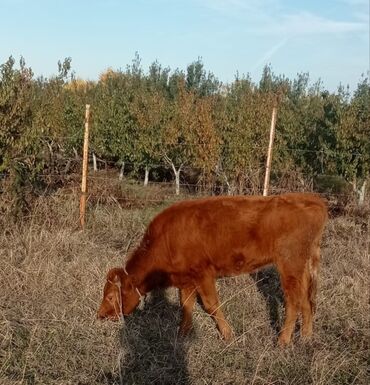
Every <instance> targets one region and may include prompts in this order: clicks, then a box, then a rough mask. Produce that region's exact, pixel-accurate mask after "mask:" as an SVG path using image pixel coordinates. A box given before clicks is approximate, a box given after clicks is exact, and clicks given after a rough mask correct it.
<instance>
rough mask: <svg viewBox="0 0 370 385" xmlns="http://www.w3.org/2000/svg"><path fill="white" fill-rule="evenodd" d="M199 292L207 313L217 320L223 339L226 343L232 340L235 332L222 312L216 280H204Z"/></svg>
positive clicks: (211, 278)
mask: <svg viewBox="0 0 370 385" xmlns="http://www.w3.org/2000/svg"><path fill="white" fill-rule="evenodd" d="M198 292H199V295H200V297H201V299H202V302H203V306H204V308H205V310H206V312H207V313H209V314H210V315H211V316H212V317H213V319H214V320H215V322H216V324H217V327H218V330H219V331H220V333H221V335H222V337H223V338H224V339H225V340H226V341H228V340H230V339H231V338H232V335H233V332H232V329H231V327H230V325H229V324H228V322H227V321H226V319H225V316H224V314H223V312H222V310H221V305H220V301H219V298H218V294H217V291H216V286H215V279H214V278H213V277H207V278H204V279H203V280H202V282H201V283H200V285H199V286H198Z"/></svg>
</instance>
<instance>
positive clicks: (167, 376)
mask: <svg viewBox="0 0 370 385" xmlns="http://www.w3.org/2000/svg"><path fill="white" fill-rule="evenodd" d="M163 206H164V204H162V205H160V206H150V205H144V207H131V208H122V207H120V206H119V205H118V204H115V203H114V202H111V204H104V205H99V204H94V206H91V207H90V210H89V213H88V223H87V228H86V230H85V231H84V232H81V231H80V230H78V226H77V225H78V223H77V215H78V214H77V211H78V197H77V196H73V195H66V196H63V195H61V194H60V195H53V196H50V197H48V198H42V199H41V198H40V199H39V200H38V201H37V202H36V205H35V209H34V211H33V213H32V217H31V218H29V219H28V220H25V221H23V222H22V223H20V224H12V222H11V221H8V220H7V219H6V218H2V219H1V220H0V221H1V223H0V267H1V269H0V276H1V278H0V384H4V385H8V384H9V385H11V384H71V385H72V384H73V385H77V384H81V385H82V384H86V385H87V384H111V385H113V384H199V385H200V384H220V385H221V384H256V385H257V384H259V385H262V384H266V385H267V384H271V385H272V384H301V385H303V384H317V385H324V384H327V385H329V384H330V385H331V384H363V385H365V384H368V383H369V376H368V374H369V373H368V372H367V370H368V359H369V313H370V312H369V304H368V299H369V292H368V288H369V281H368V273H369V240H370V238H369V226H368V225H369V223H368V219H367V218H366V217H362V218H358V217H355V216H348V215H347V216H340V217H337V218H335V219H330V221H329V223H328V226H327V228H326V231H325V235H324V240H323V244H322V265H321V273H320V289H319V295H318V311H317V314H316V320H315V334H314V338H313V340H312V341H311V342H310V343H303V342H301V341H300V340H299V339H298V338H295V340H294V344H293V345H292V346H291V347H288V348H287V349H284V350H282V349H280V348H278V347H277V346H276V331H277V328H278V326H279V325H280V324H281V320H282V316H283V311H284V310H283V303H282V295H281V291H280V286H279V281H278V276H277V274H276V272H275V271H274V270H273V269H269V270H265V271H263V272H260V273H258V274H255V275H253V276H241V277H236V278H228V279H222V280H219V281H218V289H219V293H220V297H221V300H222V302H223V308H224V312H225V314H226V316H227V319H228V320H229V322H230V323H231V325H232V326H233V328H234V331H235V338H234V340H233V341H232V342H231V343H229V344H225V343H224V342H223V341H222V340H220V339H219V336H218V333H217V330H216V328H215V326H214V324H213V321H212V320H211V319H210V317H209V316H208V315H207V314H206V313H205V312H204V311H203V310H202V309H201V307H200V306H199V305H197V306H196V309H195V314H194V324H195V330H194V332H193V333H192V335H191V336H189V337H187V338H186V339H184V340H181V339H178V338H177V336H176V331H177V325H178V322H179V317H180V308H179V302H178V297H177V292H176V290H175V289H168V290H167V291H165V292H155V293H152V294H151V295H150V297H149V298H148V300H147V303H146V306H145V308H144V310H142V311H140V310H137V311H136V312H135V313H134V314H133V315H131V316H130V317H127V319H126V321H125V324H121V323H112V322H99V321H97V320H96V317H95V315H96V311H97V308H98V305H99V302H100V300H101V295H102V288H103V284H104V278H105V274H106V272H107V270H108V269H109V268H110V267H113V266H117V265H121V264H122V260H123V258H124V257H125V256H126V254H127V252H128V251H129V249H130V248H132V247H133V246H135V244H136V243H137V241H138V240H139V238H140V236H141V235H142V233H143V231H144V229H145V226H146V224H147V223H148V221H149V220H150V219H151V218H152V217H153V215H154V214H155V213H156V212H158V211H159V210H160V209H161V208H162V207H163Z"/></svg>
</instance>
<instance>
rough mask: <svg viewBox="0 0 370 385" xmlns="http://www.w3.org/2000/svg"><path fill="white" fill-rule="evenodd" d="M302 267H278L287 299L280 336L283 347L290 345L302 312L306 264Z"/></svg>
mask: <svg viewBox="0 0 370 385" xmlns="http://www.w3.org/2000/svg"><path fill="white" fill-rule="evenodd" d="M302 265H303V266H289V264H288V263H286V264H283V265H282V264H280V265H279V264H278V266H277V267H278V270H279V273H280V278H281V284H282V287H283V291H284V297H285V321H284V325H283V327H282V329H281V333H280V336H279V344H280V345H281V346H285V345H288V344H289V343H290V341H291V339H292V334H293V331H294V328H295V324H296V321H297V318H298V313H299V312H300V311H301V310H302V299H303V293H302V288H303V285H302V284H303V275H304V264H303V263H302Z"/></svg>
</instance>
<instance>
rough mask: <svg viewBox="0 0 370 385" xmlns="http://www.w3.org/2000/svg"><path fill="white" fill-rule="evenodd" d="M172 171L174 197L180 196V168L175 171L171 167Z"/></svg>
mask: <svg viewBox="0 0 370 385" xmlns="http://www.w3.org/2000/svg"><path fill="white" fill-rule="evenodd" d="M173 171H174V173H175V183H176V195H180V172H181V167H180V168H179V169H178V170H176V168H175V167H173Z"/></svg>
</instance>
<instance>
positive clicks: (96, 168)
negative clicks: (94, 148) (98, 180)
mask: <svg viewBox="0 0 370 385" xmlns="http://www.w3.org/2000/svg"><path fill="white" fill-rule="evenodd" d="M92 157H93V169H94V172H97V171H98V164H97V161H96V155H95V153H94V152H93V154H92Z"/></svg>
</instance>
